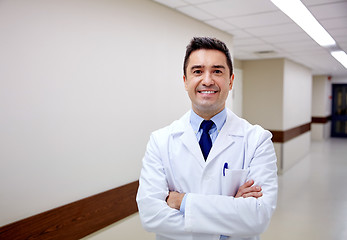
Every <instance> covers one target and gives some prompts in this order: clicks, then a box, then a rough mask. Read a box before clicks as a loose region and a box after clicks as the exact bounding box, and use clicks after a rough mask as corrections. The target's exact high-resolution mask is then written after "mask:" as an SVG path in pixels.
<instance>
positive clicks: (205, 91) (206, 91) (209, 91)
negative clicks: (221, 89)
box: [198, 90, 218, 94]
mask: <svg viewBox="0 0 347 240" xmlns="http://www.w3.org/2000/svg"><path fill="white" fill-rule="evenodd" d="M217 92H218V91H212V90H203V91H198V93H203V94H212V93H217Z"/></svg>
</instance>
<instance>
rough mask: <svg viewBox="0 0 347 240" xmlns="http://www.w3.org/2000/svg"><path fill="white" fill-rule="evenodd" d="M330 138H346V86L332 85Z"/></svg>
mask: <svg viewBox="0 0 347 240" xmlns="http://www.w3.org/2000/svg"><path fill="white" fill-rule="evenodd" d="M332 103H333V106H332V110H333V112H332V115H331V136H332V137H346V138H347V84H333V101H332Z"/></svg>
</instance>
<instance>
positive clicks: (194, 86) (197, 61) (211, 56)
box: [183, 49, 234, 119]
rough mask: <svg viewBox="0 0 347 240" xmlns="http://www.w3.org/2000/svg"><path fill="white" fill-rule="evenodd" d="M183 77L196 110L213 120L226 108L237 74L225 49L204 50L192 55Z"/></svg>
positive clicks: (202, 115) (205, 117)
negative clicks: (229, 63)
mask: <svg viewBox="0 0 347 240" xmlns="http://www.w3.org/2000/svg"><path fill="white" fill-rule="evenodd" d="M183 80H184V84H185V88H186V90H187V92H188V95H189V98H190V100H191V101H192V108H193V111H194V112H195V113H197V114H198V115H199V116H201V117H202V118H204V119H210V118H212V117H213V116H214V115H216V114H217V113H219V112H220V111H222V110H223V109H224V107H225V101H226V99H227V97H228V94H229V91H230V90H231V89H232V86H233V80H234V75H232V76H231V77H230V70H229V68H228V65H227V60H226V56H225V55H224V53H223V52H221V51H218V50H210V49H200V50H196V51H194V52H192V53H191V55H190V56H189V59H188V65H187V69H186V76H183Z"/></svg>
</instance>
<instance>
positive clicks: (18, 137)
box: [0, 0, 232, 239]
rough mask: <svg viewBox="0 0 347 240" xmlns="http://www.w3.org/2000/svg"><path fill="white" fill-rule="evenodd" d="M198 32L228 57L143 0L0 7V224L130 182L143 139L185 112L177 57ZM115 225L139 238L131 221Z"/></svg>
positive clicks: (190, 24)
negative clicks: (204, 39) (123, 227)
mask: <svg viewBox="0 0 347 240" xmlns="http://www.w3.org/2000/svg"><path fill="white" fill-rule="evenodd" d="M201 35H202V36H215V37H217V38H220V39H221V40H223V41H224V42H226V44H227V45H228V46H229V47H230V49H231V50H232V36H230V35H229V34H227V33H225V32H221V31H219V30H216V29H214V28H212V27H210V26H208V25H206V24H203V23H201V22H199V21H197V20H193V19H192V18H189V17H187V16H185V15H183V14H181V13H178V12H175V11H173V10H171V9H168V8H167V7H164V6H162V5H160V4H157V3H155V2H153V1H149V0H130V1H121V0H114V1H108V0H100V1H92V0H76V1H60V0H59V1H58V0H52V1H42V0H31V1H24V0H17V1H10V0H3V1H1V7H0V36H1V37H0V52H1V54H0V84H1V87H0V112H1V118H0V133H1V134H0V164H1V166H0V209H1V214H0V226H3V225H6V224H9V223H12V222H14V221H17V220H21V219H23V218H26V217H29V216H32V215H35V214H38V213H41V212H43V211H46V210H50V209H52V208H55V207H58V206H61V205H64V204H67V203H70V202H73V201H76V200H79V199H81V198H84V197H88V196H91V195H93V194H96V193H100V192H103V191H106V190H108V189H112V188H115V187H118V186H121V185H123V184H126V183H129V182H132V181H135V180H137V179H138V177H139V174H140V168H141V159H142V157H143V155H144V150H145V147H146V143H147V141H148V139H149V135H150V133H151V132H152V131H153V130H155V129H158V128H160V127H163V126H165V125H167V124H169V123H170V122H172V121H173V120H175V119H177V118H178V117H180V116H181V115H182V114H184V113H185V112H186V111H187V110H189V108H190V104H189V99H188V97H187V94H186V92H185V90H184V85H183V79H182V75H183V71H182V64H183V57H184V52H185V47H186V45H187V44H188V42H189V40H190V39H191V38H192V37H193V36H201ZM128 220H129V221H128ZM122 226H126V227H125V229H132V231H126V233H125V231H124V232H123V231H118V230H117V227H120V228H122ZM113 227H114V229H116V230H114V231H113V232H112V234H111V235H110V236H109V237H110V239H111V238H112V239H136V238H141V239H145V233H144V230H142V228H141V227H140V224H139V220H138V218H137V215H135V216H131V219H125V220H124V221H122V222H120V223H119V224H116V225H115V226H113ZM110 231H112V230H110ZM122 234H125V235H122ZM103 236H104V235H103ZM94 237H96V236H94ZM150 237H153V235H150ZM103 239H107V238H103Z"/></svg>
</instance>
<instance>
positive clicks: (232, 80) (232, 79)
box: [229, 74, 234, 90]
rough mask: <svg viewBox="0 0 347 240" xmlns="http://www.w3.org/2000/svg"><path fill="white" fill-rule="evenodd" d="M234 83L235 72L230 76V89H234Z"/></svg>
mask: <svg viewBox="0 0 347 240" xmlns="http://www.w3.org/2000/svg"><path fill="white" fill-rule="evenodd" d="M233 84H234V74H233V75H231V77H230V82H229V90H231V89H233Z"/></svg>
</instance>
